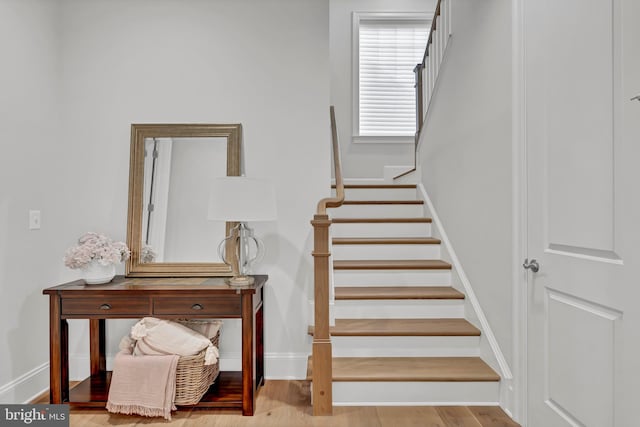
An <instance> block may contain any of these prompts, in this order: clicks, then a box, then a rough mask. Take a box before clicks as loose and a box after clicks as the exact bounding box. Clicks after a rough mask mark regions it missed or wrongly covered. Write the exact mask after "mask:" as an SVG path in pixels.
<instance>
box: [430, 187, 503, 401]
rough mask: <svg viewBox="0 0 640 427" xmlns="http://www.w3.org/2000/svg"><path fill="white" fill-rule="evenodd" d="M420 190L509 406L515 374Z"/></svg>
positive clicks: (434, 214)
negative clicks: (492, 362) (480, 332)
mask: <svg viewBox="0 0 640 427" xmlns="http://www.w3.org/2000/svg"><path fill="white" fill-rule="evenodd" d="M418 190H419V191H420V194H421V195H422V197H423V199H424V202H425V205H426V207H427V209H428V212H430V214H431V217H432V221H433V225H434V226H435V228H436V229H437V230H438V232H439V237H440V239H441V241H442V244H443V246H444V248H445V251H446V252H447V253H448V255H449V258H450V261H451V264H452V265H453V270H454V273H455V275H456V276H457V279H458V280H459V282H460V284H461V285H462V287H463V289H464V293H465V295H466V299H467V300H468V303H469V304H470V305H471V307H472V309H473V312H474V314H475V316H476V319H477V321H478V323H479V324H480V325H479V326H480V329H481V330H482V336H481V337H482V339H483V340H486V343H487V344H488V347H489V348H490V350H491V353H492V354H491V356H493V358H495V361H496V363H497V365H498V366H497V368H498V371H499V373H500V377H501V378H502V381H501V390H500V403H501V405H502V406H503V407H507V408H509V407H510V406H511V405H510V403H511V401H512V397H511V395H510V394H511V393H512V392H513V374H512V372H511V368H510V367H509V364H508V363H507V360H506V358H505V357H504V353H503V352H502V349H501V348H500V345H499V344H498V341H497V340H496V337H495V334H494V333H493V330H492V329H491V325H490V324H489V321H488V320H487V317H486V316H485V314H484V311H483V310H482V306H481V305H480V301H479V300H478V298H477V297H476V295H475V293H474V291H473V287H472V285H471V282H470V281H469V278H468V277H467V275H466V274H465V272H464V269H463V267H462V264H461V263H460V260H459V259H458V256H457V255H456V252H455V251H454V249H453V246H452V245H451V241H450V240H449V238H448V236H447V233H446V231H445V230H444V228H443V225H442V222H441V221H440V218H439V217H438V214H437V212H436V210H435V208H434V206H433V203H432V201H431V199H430V197H429V195H428V193H427V191H426V189H425V187H424V185H423V184H422V183H419V184H418Z"/></svg>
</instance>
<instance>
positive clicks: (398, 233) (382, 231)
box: [331, 212, 431, 237]
mask: <svg viewBox="0 0 640 427" xmlns="http://www.w3.org/2000/svg"><path fill="white" fill-rule="evenodd" d="M332 216H333V217H334V218H340V215H336V214H335V213H333V212H332ZM331 235H332V236H333V237H430V236H431V223H428V222H418V223H410V222H400V223H393V222H382V223H344V224H341V223H336V224H332V225H331Z"/></svg>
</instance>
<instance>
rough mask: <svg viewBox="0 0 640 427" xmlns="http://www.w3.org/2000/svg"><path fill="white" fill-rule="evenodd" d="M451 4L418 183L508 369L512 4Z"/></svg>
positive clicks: (464, 0)
mask: <svg viewBox="0 0 640 427" xmlns="http://www.w3.org/2000/svg"><path fill="white" fill-rule="evenodd" d="M452 4H453V36H452V39H451V40H450V44H449V47H448V51H447V57H446V59H445V62H444V63H443V68H442V69H441V71H440V80H439V83H438V84H439V88H438V89H437V92H436V94H435V96H434V98H433V101H432V105H431V107H430V108H431V110H430V112H429V116H428V118H427V121H426V123H425V128H424V131H423V135H422V137H421V142H420V144H421V145H420V151H421V152H420V157H419V159H420V165H421V167H422V180H423V183H424V186H425V188H426V190H427V192H428V193H429V196H430V197H431V199H432V201H433V203H434V206H435V209H436V211H437V213H438V215H439V217H440V218H441V220H442V222H443V225H444V228H445V230H446V232H447V234H448V236H449V239H450V240H451V243H452V245H453V248H454V249H455V251H456V253H457V255H458V257H459V259H460V261H461V263H462V266H463V268H464V270H465V272H466V275H467V276H468V278H469V280H470V282H471V284H472V286H473V289H474V291H475V294H476V295H477V297H478V299H479V301H480V304H481V306H482V309H483V311H484V313H485V314H486V316H487V319H488V321H489V323H490V325H491V328H492V330H493V332H494V334H495V336H496V339H497V341H498V343H499V345H500V347H501V349H502V351H503V353H504V355H505V358H506V360H507V362H508V363H509V364H511V361H512V312H511V311H512V292H511V290H512V246H511V245H512V243H511V242H512V233H513V232H512V210H511V208H512V190H511V186H512V165H511V122H512V121H511V93H512V92H511V4H510V2H509V1H508V0H491V1H483V2H477V1H474V0H456V1H454V2H453V3H452Z"/></svg>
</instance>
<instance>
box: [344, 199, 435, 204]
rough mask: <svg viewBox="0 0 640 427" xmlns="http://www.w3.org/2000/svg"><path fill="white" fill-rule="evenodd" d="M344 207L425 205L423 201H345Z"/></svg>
mask: <svg viewBox="0 0 640 427" xmlns="http://www.w3.org/2000/svg"><path fill="white" fill-rule="evenodd" d="M342 204H343V205H424V201H423V200H345V201H344V202H343V203H342Z"/></svg>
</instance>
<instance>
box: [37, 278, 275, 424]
mask: <svg viewBox="0 0 640 427" xmlns="http://www.w3.org/2000/svg"><path fill="white" fill-rule="evenodd" d="M254 277H255V283H254V284H253V285H251V286H249V287H246V288H242V289H237V288H232V287H230V286H228V285H226V284H225V283H224V279H223V278H218V277H214V278H207V277H201V278H195V277H194V278H191V277H189V278H124V277H116V278H115V279H114V280H113V281H112V282H111V283H108V284H105V285H85V282H84V281H82V280H79V281H75V282H70V283H65V284H63V285H60V286H55V287H52V288H47V289H45V290H44V291H43V293H44V294H45V295H49V323H50V325H49V328H50V332H49V346H50V347H49V348H50V350H49V352H50V362H51V363H50V364H51V368H50V369H51V370H50V372H51V374H50V375H51V377H50V383H51V389H50V402H51V403H68V404H69V405H70V406H72V407H104V406H105V405H106V402H107V396H108V391H109V382H110V380H111V372H107V370H106V356H105V352H106V342H105V323H106V322H105V320H106V319H129V318H141V317H145V316H155V317H160V318H191V319H197V318H239V319H242V371H241V372H240V371H238V372H236V371H222V372H220V375H219V377H218V379H217V380H216V382H215V384H213V385H212V386H211V388H210V389H209V391H208V392H207V394H205V396H204V397H203V398H202V400H201V401H200V403H198V404H197V405H195V406H196V407H198V408H236V409H242V414H243V415H253V412H254V408H255V401H256V395H257V392H258V387H260V386H261V385H262V384H263V383H264V347H263V313H264V310H263V294H264V292H263V291H264V284H265V283H266V281H267V276H263V275H260V276H254ZM67 319H89V325H90V329H89V330H90V340H89V342H90V349H89V352H90V361H91V362H90V363H91V376H90V377H89V378H87V379H86V380H84V381H83V382H81V383H80V384H78V385H77V386H76V387H74V388H73V389H72V390H69V348H68V347H69V326H68V323H67Z"/></svg>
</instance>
